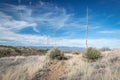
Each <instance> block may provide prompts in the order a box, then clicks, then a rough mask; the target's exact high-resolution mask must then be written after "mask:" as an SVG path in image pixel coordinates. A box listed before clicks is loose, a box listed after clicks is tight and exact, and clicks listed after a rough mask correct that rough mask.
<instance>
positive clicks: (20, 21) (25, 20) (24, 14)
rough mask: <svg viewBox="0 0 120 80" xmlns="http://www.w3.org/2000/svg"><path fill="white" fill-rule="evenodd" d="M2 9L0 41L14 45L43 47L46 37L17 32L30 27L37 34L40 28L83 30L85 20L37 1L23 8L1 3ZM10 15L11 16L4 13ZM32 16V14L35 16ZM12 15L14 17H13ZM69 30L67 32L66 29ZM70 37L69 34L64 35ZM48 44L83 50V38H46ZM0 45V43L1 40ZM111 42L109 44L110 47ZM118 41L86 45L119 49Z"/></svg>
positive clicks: (94, 27) (91, 27)
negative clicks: (48, 41) (76, 47)
mask: <svg viewBox="0 0 120 80" xmlns="http://www.w3.org/2000/svg"><path fill="white" fill-rule="evenodd" d="M2 6H5V8H6V9H5V10H3V9H1V8H0V39H1V40H7V41H5V42H8V44H9V41H11V42H13V43H14V42H17V44H18V45H19V44H21V45H26V46H35V45H38V46H40V45H46V44H47V36H45V35H43V36H42V35H40V34H39V35H32V34H29V35H28V34H24V35H23V34H20V33H19V34H18V33H16V31H20V30H22V29H24V28H27V27H32V28H33V30H34V31H35V32H39V31H40V30H38V28H39V27H45V26H47V27H48V28H53V29H57V30H58V29H60V28H63V27H64V29H69V28H71V29H76V30H85V27H86V25H85V22H84V20H85V18H80V19H77V21H76V20H75V19H73V18H72V14H68V13H67V12H66V10H65V9H64V8H59V7H57V6H53V5H51V4H49V3H44V2H40V4H38V5H36V6H31V7H28V6H25V5H20V6H16V5H10V4H4V5H2ZM5 11H6V12H9V13H11V15H10V14H7V13H5ZM34 13H35V14H34ZM12 14H13V15H12ZM97 28H99V26H97V25H96V26H95V25H94V26H93V25H91V26H89V29H97ZM69 30H70V29H69ZM66 34H68V35H69V31H68V32H67V33H66ZM49 40H50V45H54V44H55V42H56V43H57V45H58V46H80V47H85V39H69V38H66V37H62V38H58V37H56V38H53V37H49ZM1 42H2V41H1ZM111 43H112V44H111ZM119 43H120V40H118V39H114V40H113V39H112V40H110V39H89V45H90V46H94V47H103V46H112V47H116V46H117V47H120V46H119V45H120V44H119Z"/></svg>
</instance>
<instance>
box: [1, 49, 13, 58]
mask: <svg viewBox="0 0 120 80" xmlns="http://www.w3.org/2000/svg"><path fill="white" fill-rule="evenodd" d="M10 52H11V50H10V49H4V50H0V57H2V56H8V55H10Z"/></svg>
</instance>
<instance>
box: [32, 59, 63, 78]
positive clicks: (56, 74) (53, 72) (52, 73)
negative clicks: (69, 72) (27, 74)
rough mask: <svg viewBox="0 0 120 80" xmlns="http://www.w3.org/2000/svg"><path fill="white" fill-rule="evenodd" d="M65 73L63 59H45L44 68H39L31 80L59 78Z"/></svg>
mask: <svg viewBox="0 0 120 80" xmlns="http://www.w3.org/2000/svg"><path fill="white" fill-rule="evenodd" d="M64 73H65V61H63V60H61V61H57V60H55V61H47V62H46V64H45V66H44V68H43V69H42V70H39V71H38V72H37V73H36V75H35V77H34V78H33V79H32V80H58V79H59V80H60V78H61V77H62V76H63V74H64Z"/></svg>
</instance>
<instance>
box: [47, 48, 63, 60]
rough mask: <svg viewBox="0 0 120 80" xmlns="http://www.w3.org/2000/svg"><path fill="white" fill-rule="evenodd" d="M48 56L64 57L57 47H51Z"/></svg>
mask: <svg viewBox="0 0 120 80" xmlns="http://www.w3.org/2000/svg"><path fill="white" fill-rule="evenodd" d="M48 57H49V58H50V59H59V60H60V59H62V58H63V57H64V54H63V53H62V52H61V51H60V50H59V49H58V48H53V49H51V50H49V51H48Z"/></svg>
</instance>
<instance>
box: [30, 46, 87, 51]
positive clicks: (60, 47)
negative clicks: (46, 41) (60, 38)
mask: <svg viewBox="0 0 120 80" xmlns="http://www.w3.org/2000/svg"><path fill="white" fill-rule="evenodd" d="M30 47H31V48H38V49H52V48H54V47H53V46H30ZM57 48H59V49H60V50H63V51H73V50H76V51H82V50H84V49H85V48H83V47H67V46H57Z"/></svg>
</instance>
